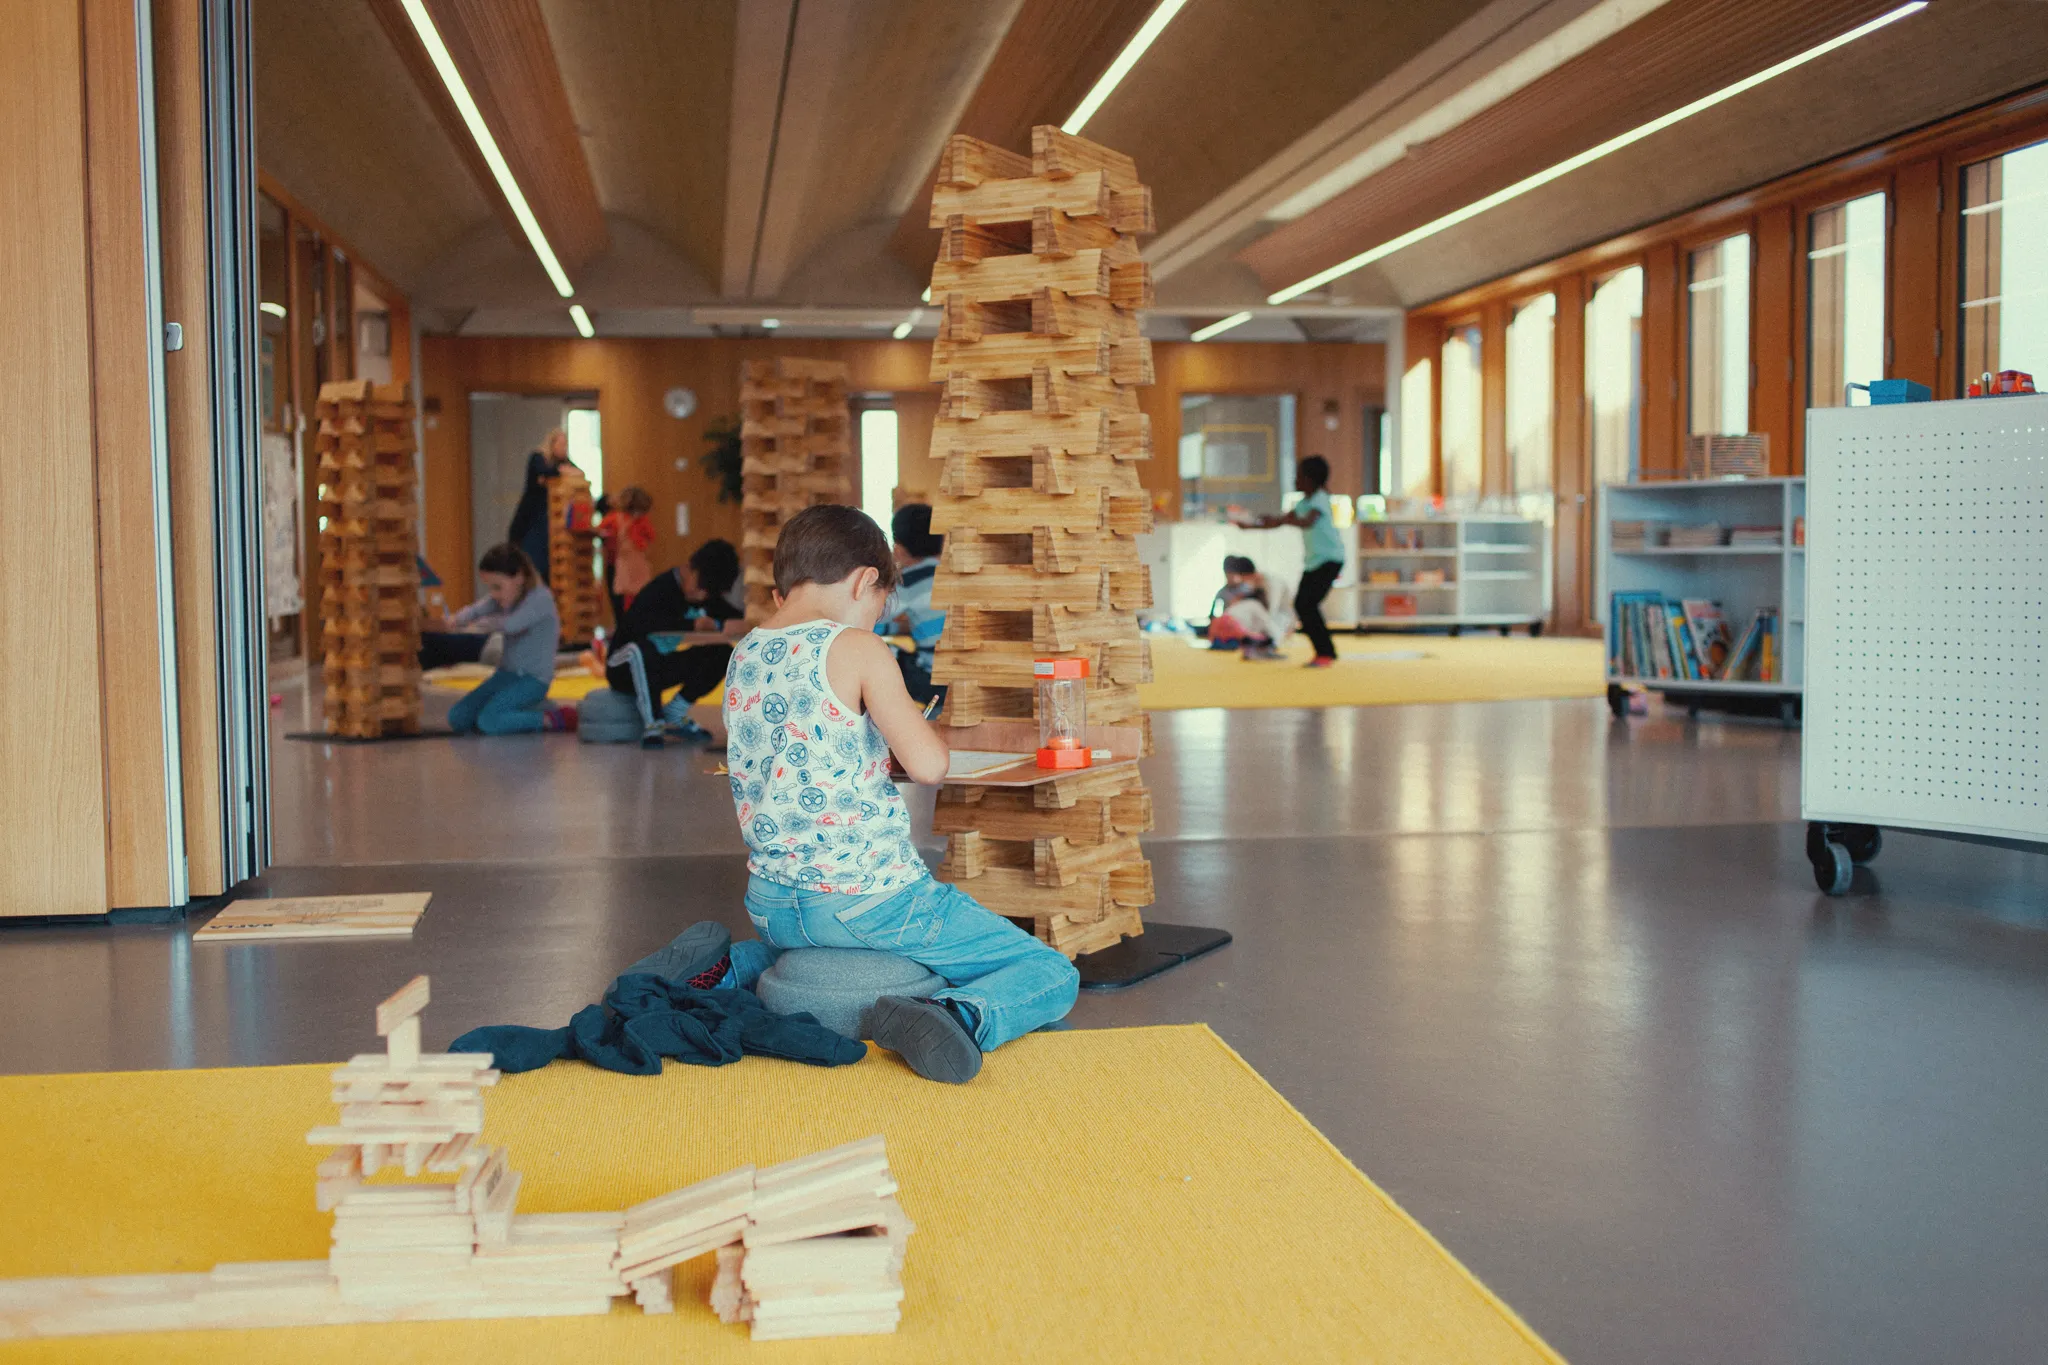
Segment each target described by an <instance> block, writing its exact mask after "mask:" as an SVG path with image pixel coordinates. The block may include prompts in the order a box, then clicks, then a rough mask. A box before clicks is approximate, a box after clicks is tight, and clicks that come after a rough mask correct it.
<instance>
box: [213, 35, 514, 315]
mask: <svg viewBox="0 0 2048 1365" xmlns="http://www.w3.org/2000/svg"><path fill="white" fill-rule="evenodd" d="M253 9H254V15H253V26H254V30H255V48H254V51H255V63H254V65H255V87H256V90H255V94H256V159H257V162H258V164H259V165H261V166H262V167H263V169H264V170H266V171H268V172H269V173H270V174H271V175H272V176H274V177H276V179H277V181H278V183H279V184H281V185H283V186H284V187H285V188H286V189H287V190H289V191H290V192H291V194H292V195H293V196H294V197H295V198H297V199H298V200H299V202H301V203H302V204H304V205H305V206H306V207H307V208H308V209H309V210H311V211H312V212H313V213H315V214H318V215H319V216H320V218H321V219H323V220H324V221H325V222H326V223H327V224H328V225H329V226H331V227H332V228H333V229H334V230H335V231H336V232H338V233H340V234H342V236H343V237H345V238H346V239H347V240H348V241H350V242H351V243H353V244H354V245H355V247H356V248H357V249H358V250H360V251H362V252H363V254H364V255H365V257H366V258H367V259H368V260H369V262H370V264H371V265H372V266H373V267H375V268H376V270H377V271H378V272H379V273H380V274H382V275H384V276H385V277H386V278H388V279H389V280H391V281H392V283H394V284H396V285H398V286H399V287H400V288H402V289H407V290H410V289H411V288H412V287H413V285H414V284H416V283H417V281H418V280H419V279H420V278H421V276H422V275H423V274H424V272H425V271H426V269H427V267H428V266H429V265H430V264H431V263H432V262H434V261H435V260H437V259H438V258H439V257H440V256H441V255H442V254H443V253H444V252H446V251H447V250H448V249H449V248H450V247H452V246H453V245H454V244H455V243H456V242H458V241H460V240H461V239H462V238H463V236H464V235H465V234H466V233H468V231H469V230H470V229H471V228H473V227H475V226H476V224H478V223H479V222H482V221H485V220H487V219H489V218H490V216H491V213H492V208H491V202H490V201H489V200H488V199H486V198H485V197H484V194H483V192H482V191H481V190H479V189H478V188H477V184H476V181H475V180H474V179H473V178H472V177H471V175H470V172H469V170H468V168H467V167H466V166H465V165H464V163H463V158H462V155H461V154H460V153H459V152H458V150H457V148H456V146H455V144H453V143H452V142H451V141H450V140H449V138H448V137H447V136H446V135H445V134H444V133H443V132H442V130H441V127H440V124H439V123H438V121H437V120H436V118H435V116H434V111H433V110H432V109H431V108H430V107H429V106H428V104H427V102H426V100H425V98H424V97H423V96H422V95H421V94H420V91H419V88H418V86H416V85H415V84H414V83H413V80H412V77H411V75H410V74H409V73H408V72H407V70H406V68H405V64H404V63H403V62H402V61H400V60H399V57H398V55H397V53H396V52H395V51H394V50H393V48H392V46H391V44H390V42H389V41H387V40H386V38H385V36H384V33H383V31H382V29H381V28H380V27H379V26H378V23H377V21H376V20H375V19H374V18H373V17H372V15H371V13H370V10H369V9H368V7H366V6H364V5H362V4H356V3H346V4H305V3H301V0H255V3H254V6H253Z"/></svg>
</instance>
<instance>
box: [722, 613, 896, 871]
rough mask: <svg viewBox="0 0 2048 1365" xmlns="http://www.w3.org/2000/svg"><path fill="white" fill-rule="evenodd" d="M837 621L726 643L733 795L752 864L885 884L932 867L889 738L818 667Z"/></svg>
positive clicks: (834, 635)
mask: <svg viewBox="0 0 2048 1365" xmlns="http://www.w3.org/2000/svg"><path fill="white" fill-rule="evenodd" d="M845 629H846V627H845V626H844V625H841V624H840V623H838V622H836V621H808V622H805V623H804V624H803V625H800V626H784V627H782V628H780V629H778V630H769V629H766V628H761V629H756V630H754V631H752V632H750V633H749V634H748V635H747V637H746V638H745V639H743V640H741V641H740V642H739V644H738V645H736V646H734V648H733V651H732V662H731V663H730V664H729V665H727V667H726V670H725V730H726V766H727V768H729V769H730V770H731V773H732V800H733V805H734V807H735V808H737V810H738V811H739V817H740V832H741V834H742V835H743V836H745V838H746V841H747V847H748V848H749V849H750V850H752V856H750V857H749V858H748V859H747V870H748V871H749V872H752V873H753V874H754V875H755V876H758V877H765V878H767V879H768V880H769V881H773V882H780V883H782V884H783V885H785V886H793V887H798V888H800V889H802V890H806V891H837V892H845V893H853V894H860V893H874V892H881V891H893V890H896V889H898V888H901V887H905V886H911V885H914V884H915V883H917V882H920V881H922V880H924V879H925V878H927V877H929V876H930V875H931V870H930V869H929V868H927V867H926V866H925V863H924V859H923V858H921V857H919V856H918V852H917V848H916V846H915V845H914V844H912V843H911V840H910V812H909V811H908V810H907V809H905V808H904V805H903V798H902V797H901V796H900V795H899V794H898V793H897V791H896V784H895V783H894V782H892V781H890V780H889V745H888V741H886V740H884V739H883V738H882V732H881V731H880V730H878V729H876V728H875V723H874V722H873V721H872V720H870V719H868V717H867V716H866V715H864V714H862V713H861V712H858V711H856V710H855V709H854V708H853V707H852V706H850V705H848V704H847V703H846V702H844V701H842V700H841V699H840V697H839V696H838V694H837V693H835V692H833V690H832V684H831V682H830V681H828V680H827V678H826V676H825V655H826V652H827V651H828V650H830V649H831V647H832V641H833V640H835V639H837V638H838V636H839V632H841V631H842V630H845Z"/></svg>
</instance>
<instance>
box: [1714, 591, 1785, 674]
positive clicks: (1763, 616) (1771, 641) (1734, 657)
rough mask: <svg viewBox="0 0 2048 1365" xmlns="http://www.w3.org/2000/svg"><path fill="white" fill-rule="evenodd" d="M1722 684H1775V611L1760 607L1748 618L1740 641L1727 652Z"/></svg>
mask: <svg viewBox="0 0 2048 1365" xmlns="http://www.w3.org/2000/svg"><path fill="white" fill-rule="evenodd" d="M1721 680H1722V681H1723V682H1776V681H1778V610H1777V608H1776V607H1764V608H1762V609H1761V610H1759V611H1758V612H1757V613H1756V614H1755V615H1754V616H1752V617H1750V618H1749V626H1748V628H1747V629H1746V630H1744V631H1743V632H1742V638H1741V640H1739V641H1737V642H1736V645H1735V648H1733V649H1732V650H1730V651H1729V652H1728V663H1727V665H1726V666H1725V667H1724V668H1723V669H1722V670H1721Z"/></svg>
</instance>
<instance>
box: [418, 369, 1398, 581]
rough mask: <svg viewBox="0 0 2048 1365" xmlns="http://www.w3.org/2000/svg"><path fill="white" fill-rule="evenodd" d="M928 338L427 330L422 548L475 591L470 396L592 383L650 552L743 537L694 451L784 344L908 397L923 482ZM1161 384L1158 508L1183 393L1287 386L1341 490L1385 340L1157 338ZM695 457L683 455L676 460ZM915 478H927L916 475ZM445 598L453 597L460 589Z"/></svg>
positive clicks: (928, 472) (907, 477)
mask: <svg viewBox="0 0 2048 1365" xmlns="http://www.w3.org/2000/svg"><path fill="white" fill-rule="evenodd" d="M931 349H932V348H931V343H929V342H922V341H827V340H814V341H811V340H797V339H790V340H779V339H750V340H744V341H740V340H699V339H695V338H653V339H637V340H605V339H598V340H593V341H583V340H578V339H574V338H552V337H516V338H505V337H441V336H427V337H422V338H421V356H422V366H423V372H424V381H423V383H424V399H425V402H426V404H427V405H428V406H427V411H428V416H427V418H426V483H425V497H426V518H425V519H426V526H425V533H426V554H427V557H428V560H429V561H430V562H431V563H432V564H433V566H434V568H435V570H436V571H437V572H438V573H440V574H441V575H442V577H443V578H446V579H447V580H448V581H449V583H450V584H451V588H452V591H453V593H454V595H456V596H459V595H460V593H461V592H462V591H465V590H466V585H467V583H468V582H469V573H470V565H471V564H472V562H473V561H474V559H475V557H476V555H477V554H478V553H479V552H480V550H481V547H480V546H477V545H474V544H472V543H471V539H470V526H469V508H470V499H469V394H470V393H471V392H473V391H488V392H497V393H559V392H569V391H575V390H591V389H594V390H596V391H597V394H598V414H599V422H600V425H601V428H602V430H603V433H604V452H605V484H606V486H607V487H612V488H617V487H622V486H624V485H625V484H628V483H637V484H639V485H640V486H641V487H643V488H645V489H646V490H647V491H648V492H649V493H651V494H652V495H653V496H654V500H655V504H656V511H655V514H654V525H655V533H656V540H655V544H654V548H653V551H652V553H653V558H654V562H655V563H656V564H657V565H665V564H673V563H676V562H677V561H678V560H679V559H681V558H682V557H683V556H685V555H686V554H687V553H688V551H689V549H690V548H692V547H694V546H696V545H698V544H700V543H702V542H703V541H705V540H707V539H709V538H711V537H713V536H723V537H725V538H726V539H729V540H736V539H737V537H738V534H739V504H738V503H720V502H718V500H717V492H716V488H715V486H714V485H713V483H712V482H711V480H710V479H708V478H707V477H706V476H705V475H704V473H703V472H702V470H701V469H700V467H699V465H698V459H697V457H698V456H699V455H701V454H702V453H703V452H704V450H705V449H706V447H705V444H704V429H705V427H706V425H707V424H708V423H710V422H712V421H715V420H717V419H718V418H720V417H722V416H726V415H729V414H731V413H733V412H735V411H736V410H737V407H738V402H739V370H740V365H741V363H742V362H743V361H746V360H750V359H758V358H764V357H771V356H778V355H799V356H814V357H817V358H819V359H828V360H843V361H845V362H846V363H847V365H848V366H849V367H850V370H851V374H850V377H849V379H848V382H847V387H848V388H849V389H850V390H852V391H854V392H870V393H874V392H886V393H894V394H898V395H901V397H900V398H899V400H898V411H899V413H901V414H902V416H901V419H900V420H901V422H902V426H901V427H900V429H899V436H898V440H899V450H900V452H901V454H900V458H901V462H902V465H901V467H902V470H903V474H902V479H903V486H905V487H914V486H915V487H922V488H924V489H925V490H927V491H928V490H929V488H930V486H931V485H932V484H933V483H935V482H936V479H937V472H936V469H935V468H934V467H933V466H932V465H931V464H930V461H929V453H928V450H929V445H930V432H931V422H932V417H933V415H935V413H936V397H935V394H936V390H935V389H933V388H932V387H931V385H930V383H929V380H928V378H927V376H928V374H929V370H930V365H931ZM1153 364H1154V369H1155V371H1156V372H1157V382H1155V383H1154V384H1153V385H1152V386H1151V387H1149V388H1147V389H1145V390H1143V391H1142V398H1141V402H1142V405H1143V407H1144V410H1145V411H1146V412H1148V413H1150V414H1151V416H1152V439H1153V447H1154V451H1155V454H1154V457H1153V458H1152V459H1151V460H1150V461H1147V462H1146V463H1145V464H1144V465H1142V466H1140V471H1141V472H1140V477H1141V478H1142V479H1143V481H1144V484H1145V487H1146V489H1147V490H1148V491H1149V492H1151V493H1152V495H1153V499H1154V503H1155V506H1158V507H1160V508H1161V511H1162V514H1163V515H1165V516H1167V517H1172V516H1175V515H1177V514H1178V511H1179V506H1180V480H1179V476H1178V473H1177V471H1176V466H1175V462H1174V450H1175V446H1176V443H1177V441H1178V440H1179V436H1180V395H1181V394H1183V393H1293V394H1295V395H1297V397H1298V399H1299V402H1298V404H1297V409H1296V412H1297V421H1298V429H1297V431H1296V445H1297V450H1298V451H1299V453H1301V454H1303V455H1310V454H1321V455H1324V456H1325V457H1327V458H1328V459H1329V461H1330V465H1331V469H1332V471H1333V477H1332V483H1333V485H1334V486H1335V488H1336V489H1337V491H1339V492H1356V491H1358V490H1359V488H1361V487H1362V483H1361V480H1362V479H1363V477H1364V457H1363V452H1364V449H1365V427H1364V421H1365V417H1364V412H1363V410H1362V406H1361V404H1360V403H1359V402H1358V401H1357V399H1358V396H1359V395H1361V394H1364V395H1367V396H1370V397H1371V398H1372V400H1373V401H1374V402H1375V403H1377V402H1383V401H1384V397H1383V395H1384V392H1385V370H1386V354H1385V348H1384V347H1381V346H1377V345H1354V344H1334V343H1333V344H1301V345H1281V344H1271V345H1266V344H1259V343H1252V342H1239V343H1236V344H1231V343H1217V342H1205V343H1202V344H1199V345H1197V344H1194V343H1190V342H1162V343H1158V344H1155V346H1154V347H1153ZM676 385H682V386H685V387H687V388H691V389H694V390H695V391H696V393H697V411H696V413H695V414H693V415H692V416H691V417H690V418H689V419H688V420H686V421H681V422H678V421H676V420H675V419H674V418H672V417H670V416H669V415H668V414H667V413H666V412H665V411H663V409H662V406H661V395H662V394H663V392H664V391H666V390H667V389H669V388H670V387H673V386H676ZM1326 401H1328V402H1335V403H1336V404H1337V405H1338V413H1337V416H1338V423H1337V429H1336V430H1335V431H1330V430H1327V429H1326V428H1325V427H1324V426H1323V404H1324V403H1325V402H1326ZM679 459H681V460H686V461H687V463H688V467H687V468H685V469H678V468H676V462H677V460H679ZM912 480H918V481H920V482H919V483H917V484H913V483H912V482H911V481H912ZM677 502H687V503H688V504H689V505H690V534H689V535H688V536H687V537H678V536H677V535H676V534H675V511H674V507H675V504H676V503H677ZM451 600H452V598H451Z"/></svg>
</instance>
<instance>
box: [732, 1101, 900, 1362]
mask: <svg viewBox="0 0 2048 1365" xmlns="http://www.w3.org/2000/svg"><path fill="white" fill-rule="evenodd" d="M753 1186H754V1188H753V1201H752V1205H751V1207H750V1209H749V1213H748V1217H747V1221H746V1225H745V1230H744V1232H743V1234H742V1235H741V1238H740V1240H739V1241H738V1242H737V1243H736V1244H727V1245H725V1246H723V1247H720V1248H719V1250H718V1275H717V1278H716V1279H715V1280H714V1281H713V1282H712V1286H711V1306H712V1307H713V1308H714V1309H716V1310H717V1312H718V1316H719V1317H720V1319H721V1320H723V1321H725V1322H746V1323H749V1324H751V1326H752V1332H753V1338H754V1340H756V1341H781V1340H789V1339H793V1338H796V1337H825V1336H863V1335H879V1334H884V1333H888V1332H893V1331H895V1330H896V1324H897V1323H898V1322H899V1321H900V1320H901V1318H902V1305H903V1253H904V1248H905V1245H906V1243H907V1242H908V1241H909V1238H910V1233H911V1231H912V1228H911V1223H910V1220H909V1219H908V1218H907V1217H905V1216H904V1213H903V1206H902V1205H901V1204H899V1203H897V1202H896V1198H895V1194H896V1182H895V1180H894V1179H892V1178H891V1177H890V1174H889V1157H888V1152H887V1150H886V1149H885V1147H884V1145H883V1142H882V1139H881V1138H880V1137H879V1136H877V1137H870V1138H863V1139H862V1140H860V1141H858V1142H849V1143H847V1144H846V1145H845V1146H842V1147H834V1148H832V1149H831V1150H830V1151H825V1152H819V1153H816V1154H815V1155H812V1156H806V1157H798V1158H797V1159H796V1160H794V1161H786V1162H784V1163H783V1164H781V1165H780V1166H770V1167H768V1168H767V1169H766V1170H763V1171H759V1172H755V1173H754V1177H753Z"/></svg>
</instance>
